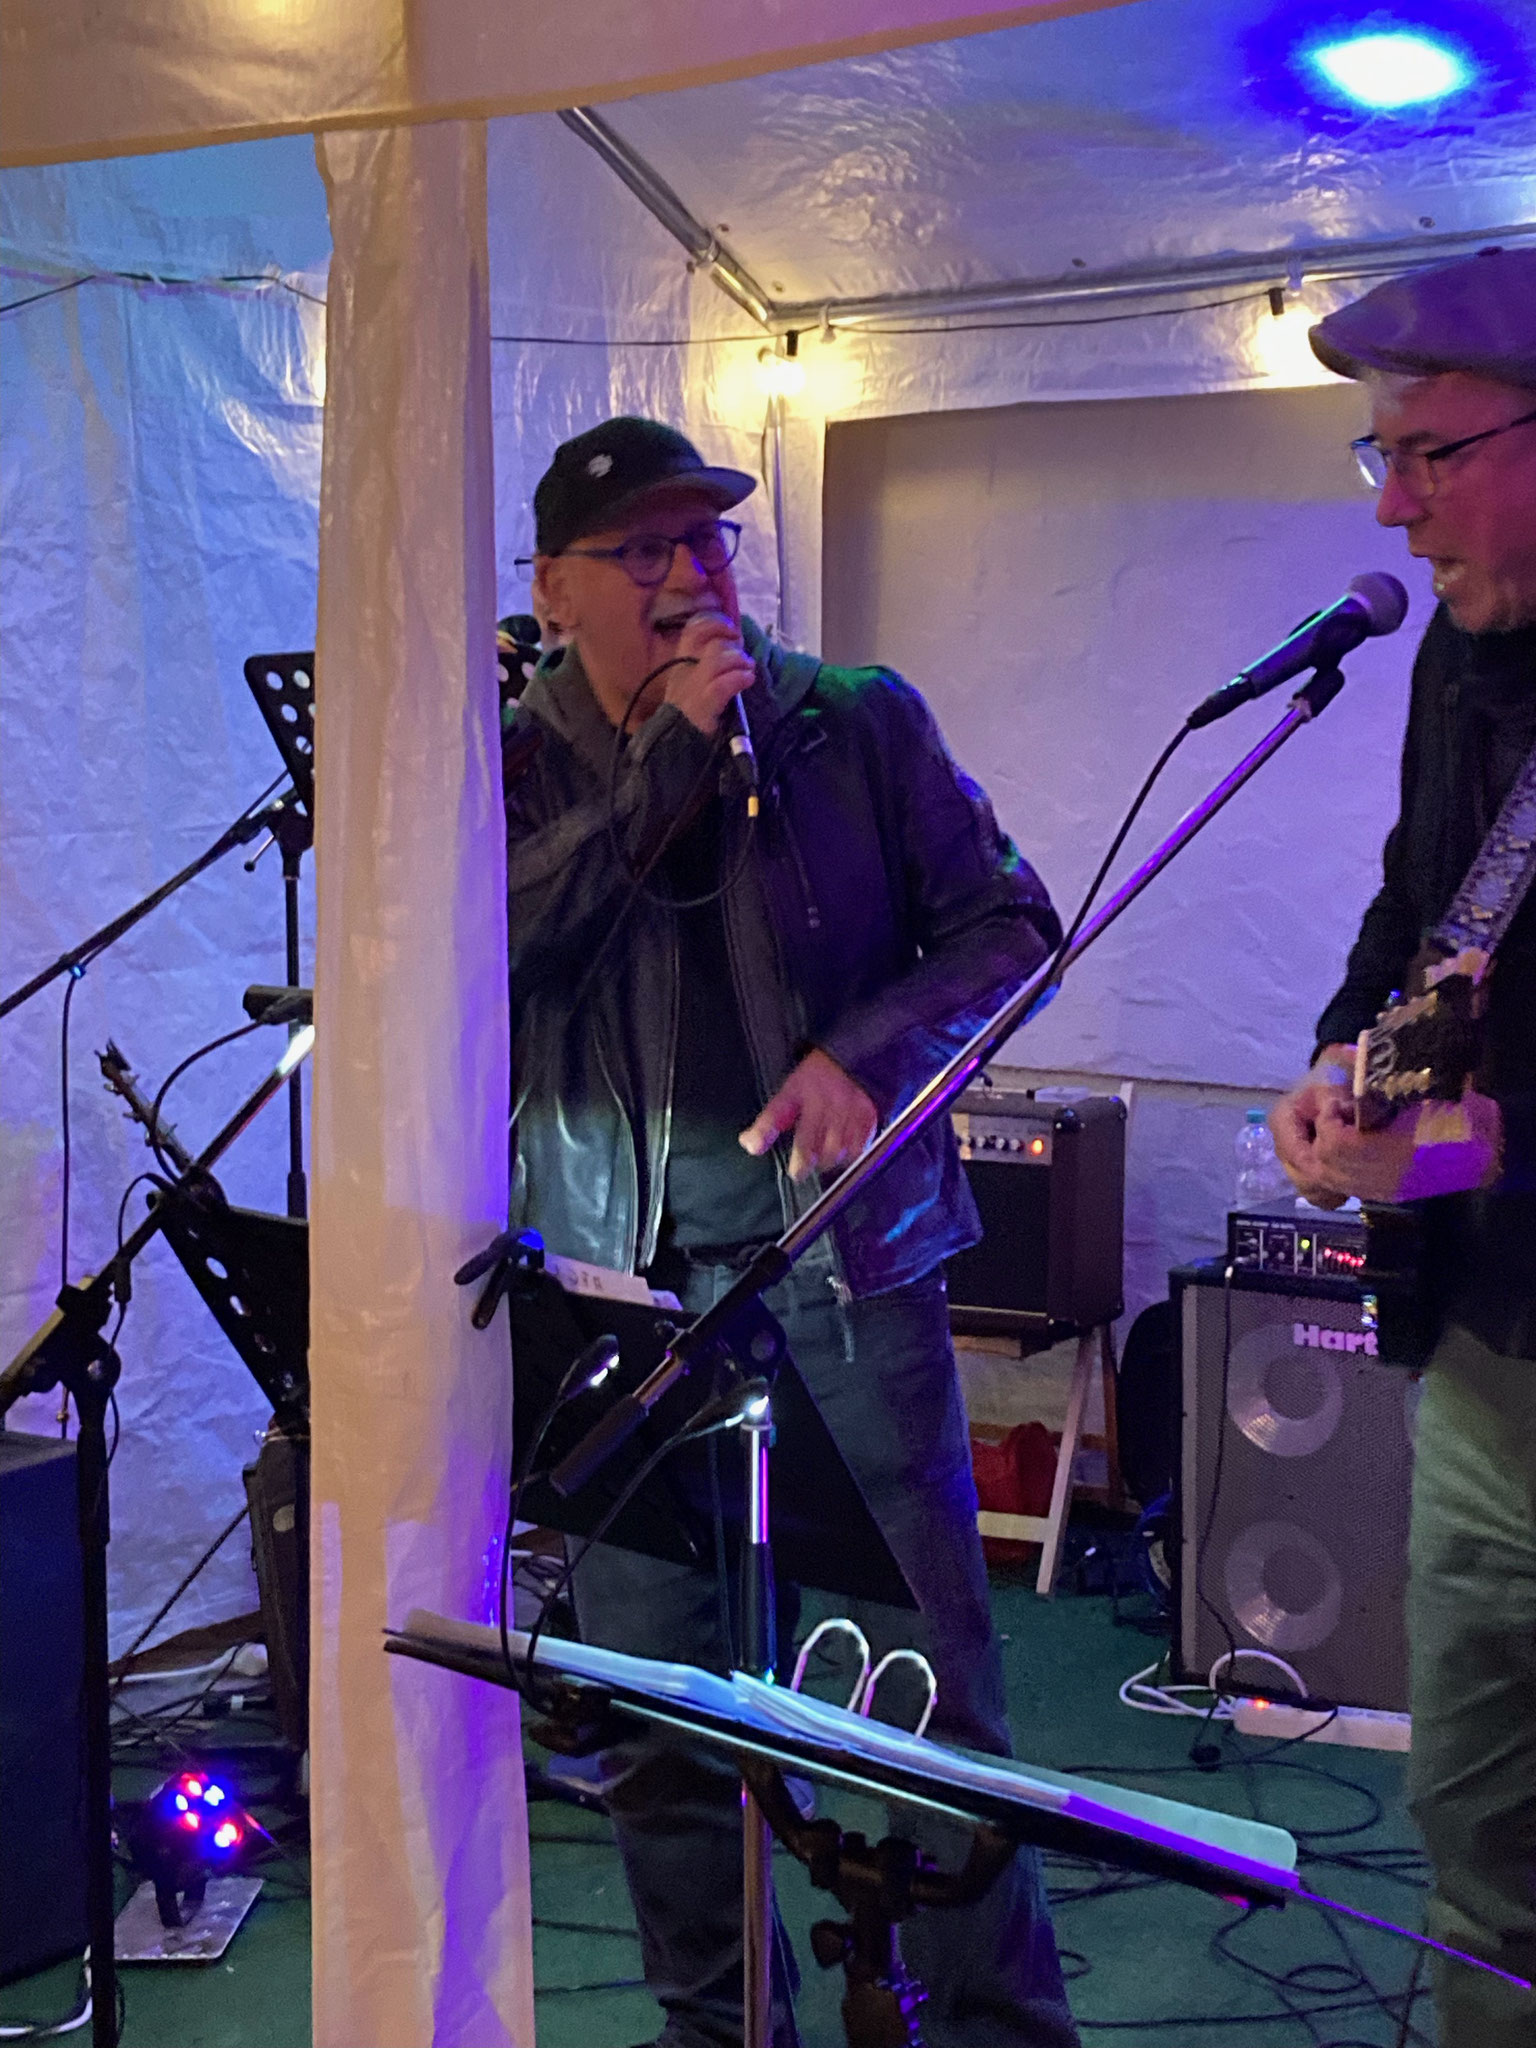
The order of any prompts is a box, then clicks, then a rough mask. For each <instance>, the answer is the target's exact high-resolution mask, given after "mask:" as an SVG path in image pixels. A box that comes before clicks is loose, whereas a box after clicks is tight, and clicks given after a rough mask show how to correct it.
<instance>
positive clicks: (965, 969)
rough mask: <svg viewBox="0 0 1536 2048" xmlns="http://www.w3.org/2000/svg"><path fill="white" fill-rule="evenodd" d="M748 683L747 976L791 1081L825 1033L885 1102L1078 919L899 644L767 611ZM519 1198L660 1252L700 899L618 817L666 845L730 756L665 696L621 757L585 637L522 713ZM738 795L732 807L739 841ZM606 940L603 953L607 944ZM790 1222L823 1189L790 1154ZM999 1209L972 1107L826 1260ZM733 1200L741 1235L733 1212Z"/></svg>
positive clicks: (521, 1210) (767, 1068)
mask: <svg viewBox="0 0 1536 2048" xmlns="http://www.w3.org/2000/svg"><path fill="white" fill-rule="evenodd" d="M744 637H745V639H746V644H747V648H748V651H749V652H750V653H751V654H752V656H753V658H754V660H755V662H756V666H757V676H756V679H755V681H754V683H753V685H752V686H751V688H750V689H748V690H747V691H746V692H745V694H744V703H745V708H746V713H747V722H748V725H749V728H750V730H751V734H752V740H753V745H754V747H755V749H756V753H757V758H758V763H759V774H760V781H761V784H762V815H761V817H760V818H759V819H758V821H757V823H756V825H755V826H753V827H752V828H751V830H752V835H753V838H752V844H751V847H750V849H749V852H748V856H747V858H746V861H745V864H744V865H743V867H742V869H741V872H740V874H739V876H738V877H737V879H736V880H735V881H734V882H733V884H732V886H731V887H730V889H729V892H728V894H727V896H726V899H725V930H726V941H727V948H728V951H729V955H730V961H731V968H732V979H733V981H734V985H735V987H734V993H735V998H736V1001H737V1004H738V1006H739V1009H740V1014H741V1020H742V1027H743V1030H744V1032H745V1035H746V1040H747V1045H748V1049H749V1051H750V1053H751V1056H752V1062H753V1066H754V1069H755V1071H756V1078H757V1082H758V1086H759V1088H760V1091H761V1099H762V1100H763V1101H765V1102H766V1101H767V1099H768V1097H769V1096H770V1095H771V1094H772V1093H773V1092H774V1090H775V1089H776V1088H777V1087H778V1086H779V1084H780V1083H781V1082H782V1081H783V1080H784V1078H785V1077H786V1075H787V1074H788V1073H789V1072H790V1070H791V1068H792V1067H793V1066H794V1065H795V1064H796V1063H797V1061H798V1060H799V1059H800V1058H801V1057H802V1056H803V1055H804V1053H805V1052H806V1051H808V1050H809V1049H810V1048H811V1047H812V1046H819V1047H820V1048H821V1049H822V1050H823V1051H825V1052H827V1053H828V1054H830V1056H831V1057H832V1058H833V1059H834V1060H836V1061H837V1062H838V1064H839V1065H840V1066H842V1067H843V1068H844V1069H845V1070H846V1071H847V1072H848V1073H850V1074H851V1075H853V1077H854V1078H855V1079H856V1080H857V1081H858V1082H859V1083H860V1085H861V1086H862V1087H863V1088H865V1089H866V1090H867V1092H868V1093H869V1095H870V1096H871V1097H872V1098H873V1100H874V1102H875V1104H876V1106H877V1108H878V1109H879V1111H880V1114H881V1116H882V1118H885V1117H888V1116H890V1115H891V1114H892V1113H893V1112H894V1111H896V1110H897V1109H899V1108H900V1107H901V1106H902V1105H903V1104H904V1103H906V1102H907V1101H909V1100H910V1099H911V1097H912V1096H913V1095H914V1094H915V1093H916V1092H917V1090H918V1089H919V1088H920V1087H921V1086H922V1084H923V1083H924V1082H925V1081H926V1080H928V1079H929V1077H930V1076H931V1075H932V1074H933V1073H935V1072H936V1071H937V1070H938V1069H939V1067H941V1066H942V1065H943V1064H944V1062H945V1061H946V1060H947V1059H948V1058H949V1056H950V1055H951V1054H952V1053H954V1052H955V1051H957V1050H958V1049H959V1047H960V1046H961V1045H962V1044H963V1043H964V1042H965V1040H966V1038H967V1037H969V1035H970V1034H971V1033H972V1031H974V1030H975V1029H976V1027H977V1026H978V1025H979V1024H980V1023H981V1022H983V1021H984V1019H985V1018H986V1017H987V1016H988V1015H990V1014H991V1012H992V1011H993V1010H994V1009H995V1008H996V1007H997V1006H998V1005H999V1004H1000V1003H1001V1001H1002V1000H1003V998H1004V997H1005V996H1006V995H1007V994H1008V993H1010V992H1011V991H1012V990H1013V989H1014V988H1015V987H1016V986H1017V985H1018V984H1019V983H1020V982H1021V981H1022V980H1023V979H1024V978H1025V977H1026V976H1027V975H1028V974H1029V973H1030V972H1031V971H1032V970H1033V969H1034V968H1035V967H1036V966H1038V965H1039V963H1040V962H1041V961H1042V960H1043V959H1044V958H1045V956H1046V953H1047V951H1048V950H1049V948H1050V947H1051V946H1052V945H1054V944H1055V943H1056V941H1057V939H1058V938H1059V937H1060V926H1059V924H1058V922H1057V919H1056V915H1055V912H1054V911H1053V910H1052V908H1051V905H1050V901H1049V898H1048V897H1047V895H1046V892H1045V890H1044V888H1043V886H1042V884H1041V883H1040V880H1039V878H1038V877H1037V876H1036V875H1035V873H1034V871H1033V870H1032V869H1031V868H1030V867H1029V866H1028V865H1027V864H1026V863H1025V862H1024V861H1023V860H1022V859H1021V858H1020V856H1019V854H1018V852H1017V851H1016V849H1015V848H1014V846H1013V845H1012V843H1011V841H1010V840H1009V839H1008V838H1007V837H1006V836H1005V835H1004V834H1003V833H1002V832H1001V831H1000V829H999V827H998V825H997V821H996V819H995V818H994V816H993V814H992V809H991V806H990V804H989V803H988V801H987V799H986V797H985V796H984V794H983V793H982V791H981V790H980V789H978V788H977V786H976V784H975V783H974V782H972V781H971V780H970V779H969V777H967V776H966V775H964V774H963V773H962V772H961V770H960V769H959V768H958V767H957V766H956V764H955V762H954V760H953V759H952V758H951V756H950V754H949V751H948V749H947V748H946V746H945V744H944V741H943V738H942V736H941V734H940V732H939V729H938V726H937V724H936V723H935V721H934V718H933V714H932V713H931V712H930V711H929V709H928V707H927V705H926V704H925V703H924V701H923V699H922V698H921V697H920V696H919V695H918V693H917V691H915V690H914V689H912V688H911V687H910V686H909V685H908V684H907V683H905V682H903V681H902V679H901V678H900V677H899V676H897V675H894V674H893V673H892V672H891V671H890V670H888V669H879V668H867V669H843V668H834V667H832V666H830V665H828V664H826V663H823V662H820V661H818V660H817V659H816V658H815V657H813V656H809V655H802V654H794V653H789V652H786V651H785V650H784V649H782V648H779V647H777V646H775V645H774V644H773V643H771V642H770V641H768V640H767V639H766V638H765V637H764V636H763V635H762V634H761V633H760V632H758V630H757V629H756V628H755V627H754V626H753V625H752V624H751V622H750V621H747V622H745V624H744ZM507 755H508V758H509V759H512V758H515V759H516V760H517V763H518V768H517V772H516V775H515V778H514V779H513V781H512V784H511V786H510V788H509V789H508V792H507V835H508V836H507V855H508V889H509V898H510V902H509V921H510V935H511V945H510V954H511V1004H512V1030H513V1067H514V1070H513V1100H514V1103H516V1104H518V1105H519V1108H518V1111H517V1115H516V1118H515V1126H514V1133H513V1139H514V1145H515V1148H516V1172H515V1176H514V1201H513V1211H514V1221H515V1222H516V1223H517V1224H518V1225H519V1226H522V1225H532V1226H534V1227H536V1228H537V1229H538V1230H540V1231H541V1232H542V1234H543V1236H544V1238H545V1241H546V1243H547V1244H548V1245H549V1247H550V1249H551V1250H552V1251H557V1252H560V1253H563V1254H564V1255H566V1256H567V1257H573V1258H580V1259H588V1260H591V1261H593V1262H594V1263H597V1264H600V1265H606V1266H611V1267H617V1268H619V1269H620V1270H622V1271H643V1270H644V1269H645V1268H646V1267H647V1266H648V1265H649V1264H650V1263H651V1262H652V1261H653V1260H654V1258H655V1256H656V1252H657V1240H658V1235H659V1232H660V1227H661V1220H662V1203H663V1196H664V1191H665V1185H666V1165H667V1145H668V1133H669V1126H670V1118H671V1104H672V1070H673V1063H674V1054H675V1049H676V1042H677V1017H678V937H677V928H676V918H675V915H674V914H673V913H672V912H671V911H670V910H669V909H667V908H666V907H665V905H664V904H659V903H657V902H655V901H653V900H652V899H651V897H650V896H649V895H647V894H645V893H636V892H634V891H632V889H631V887H630V883H629V880H628V878H627V876H626V874H625V872H624V871H623V869H622V868H621V867H620V865H619V861H618V859H617V857H616V852H615V841H618V842H619V843H620V844H622V845H623V846H624V847H625V848H630V849H634V848H644V847H646V846H647V845H648V844H650V845H654V844H655V843H656V841H657V839H658V838H659V837H660V836H661V835H662V834H663V833H664V831H665V828H666V826H667V824H668V823H669V821H671V820H673V819H675V818H677V817H678V816H679V815H680V814H681V813H682V812H683V811H684V810H685V809H686V807H687V805H688V804H689V802H690V801H693V800H696V799H697V796H698V794H699V792H700V789H701V787H702V788H704V789H708V788H710V787H712V786H713V782H714V779H715V777H716V776H717V774H718V765H717V764H718V758H719V756H718V748H717V743H716V742H715V741H712V740H710V739H707V738H706V737H705V736H704V735H703V734H701V733H700V732H699V731H698V730H697V729H696V728H695V727H694V726H692V725H691V724H689V722H688V721H687V719H685V718H684V717H683V716H682V714H681V713H680V712H679V711H677V710H676V709H675V707H672V706H669V705H664V706H663V707H662V708H661V709H660V710H659V711H657V712H656V713H655V714H654V715H653V716H652V717H650V718H649V719H647V720H646V722H645V724H644V725H642V726H641V728H640V730H639V731H638V733H637V734H636V735H635V736H634V738H633V739H632V740H630V741H629V742H628V743H627V744H626V745H625V746H624V747H623V749H622V752H621V755H620V758H619V760H618V762H617V764H615V761H614V729H613V727H612V726H611V725H610V724H609V721H608V719H607V718H606V717H605V715H604V714H603V712H602V710H601V708H600V707H599V705H598V703H597V701H596V699H595V697H594V696H593V694H592V691H591V688H590V686H589V685H588V683H587V680H586V677H585V675H584V674H583V672H582V670H581V666H580V661H579V658H578V657H577V656H576V655H575V654H574V653H572V652H567V653H566V654H564V655H563V656H556V657H553V658H551V659H549V660H547V661H546V662H545V663H544V664H543V665H542V666H541V667H540V669H539V670H538V672H537V673H536V674H535V676H534V678H533V680H532V682H531V683H530V684H529V686H528V689H527V690H526V691H525V693H524V695H523V698H522V701H521V703H520V704H519V706H518V709H517V713H516V717H515V718H514V720H513V723H512V727H511V730H510V732H509V733H508V735H507ZM744 829H746V828H745V827H744V826H742V825H740V824H739V823H737V824H735V825H733V827H732V830H731V831H730V832H728V833H727V836H726V843H725V852H724V855H723V860H722V866H723V867H725V868H726V869H730V868H731V867H732V866H733V864H734V860H735V852H736V850H737V849H738V848H739V845H740V842H739V840H738V839H736V838H735V837H734V833H735V832H736V831H737V830H744ZM594 963H595V965H594ZM788 1154H789V1143H788V1141H787V1140H785V1141H782V1142H781V1144H780V1146H779V1147H778V1148H777V1157H778V1165H779V1186H780V1195H781V1201H782V1206H783V1213H784V1219H785V1222H786V1224H788V1223H789V1222H792V1221H793V1220H794V1219H795V1218H796V1217H797V1216H798V1215H800V1214H802V1213H803V1212H804V1210H805V1209H806V1208H807V1207H809V1205H810V1203H811V1202H812V1201H813V1200H814V1199H815V1197H816V1195H817V1193H818V1192H819V1189H818V1185H817V1179H816V1176H814V1175H812V1176H811V1177H810V1179H809V1180H807V1181H805V1182H802V1183H801V1184H800V1185H799V1186H795V1185H794V1184H792V1183H791V1182H790V1180H789V1178H788V1175H787V1173H786V1171H785V1163H786V1161H787V1159H788ZM979 1235H980V1226H979V1222H978V1219H977V1215H976V1209H975V1204H974V1202H973V1201H972V1199H971V1194H970V1190H969V1188H968V1186H967V1185H966V1181H965V1176H964V1174H963V1173H962V1171H961V1168H960V1162H959V1156H958V1152H957V1149H956V1146H955V1141H954V1136H953V1133H952V1130H951V1128H950V1125H949V1120H948V1119H947V1118H941V1119H940V1120H939V1122H938V1124H937V1125H935V1126H933V1127H931V1128H930V1129H929V1130H927V1131H926V1132H924V1133H923V1135H922V1137H921V1138H919V1139H918V1140H917V1141H916V1142H915V1143H914V1144H913V1145H911V1146H910V1147H909V1148H908V1149H907V1150H906V1152H904V1153H903V1154H902V1155H900V1156H899V1157H898V1158H897V1159H896V1160H895V1161H893V1163H892V1164H891V1165H890V1166H889V1167H887V1168H886V1169H885V1171H884V1172H883V1173H882V1174H881V1175H880V1176H879V1177H878V1178H877V1179H876V1180H875V1181H874V1182H873V1183H872V1184H871V1186H870V1188H869V1189H868V1191H867V1192H866V1193H865V1194H864V1195H863V1196H862V1197H861V1198H860V1200H859V1201H857V1202H855V1203H853V1204H851V1205H850V1206H849V1208H848V1209H846V1210H845V1211H844V1212H843V1214H842V1215H841V1216H840V1217H839V1218H838V1219H837V1221H836V1222H835V1223H834V1224H833V1226H832V1229H831V1231H830V1232H829V1233H828V1234H827V1236H826V1237H824V1238H823V1239H822V1240H821V1241H820V1242H819V1243H818V1244H817V1245H816V1246H814V1247H812V1248H811V1250H810V1251H808V1252H807V1254H806V1257H805V1259H804V1260H803V1261H802V1264H807V1263H810V1264H820V1265H821V1266H822V1268H823V1269H824V1270H826V1271H827V1272H828V1273H829V1275H830V1276H831V1277H832V1279H833V1280H834V1281H835V1282H837V1283H838V1284H839V1285H843V1286H846V1287H847V1288H848V1289H849V1291H851V1292H852V1293H854V1294H858V1295H865V1294H877V1293H882V1292H884V1291H885V1290H887V1289H889V1288H892V1287H897V1286H900V1285H901V1284H903V1283H904V1282H906V1281H908V1280H913V1279H916V1278H918V1277H919V1276H920V1275H921V1274H923V1273H926V1272H928V1271H929V1270H930V1269H931V1268H932V1267H933V1266H934V1265H936V1264H937V1263H938V1262H939V1261H940V1260H941V1259H943V1258H946V1257H948V1256H949V1254H951V1253H952V1252H955V1251H958V1250H960V1249H962V1248H963V1247H964V1246H966V1245H969V1244H974V1243H975V1242H976V1239H977V1237H978V1236H979ZM731 1236H732V1231H731V1228H730V1220H729V1219H728V1218H723V1219H722V1224H721V1232H720V1238H721V1241H722V1242H725V1241H728V1240H730V1238H731Z"/></svg>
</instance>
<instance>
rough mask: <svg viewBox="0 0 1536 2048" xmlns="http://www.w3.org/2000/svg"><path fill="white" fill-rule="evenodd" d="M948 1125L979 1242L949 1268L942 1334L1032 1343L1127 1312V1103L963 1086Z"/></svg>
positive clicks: (1101, 1097) (1097, 1097)
mask: <svg viewBox="0 0 1536 2048" xmlns="http://www.w3.org/2000/svg"><path fill="white" fill-rule="evenodd" d="M953 1117H954V1125H955V1134H956V1136H957V1137H958V1138H959V1140H960V1157H961V1159H962V1161H963V1162H964V1166H965V1174H966V1178H967V1180H968V1181H969V1182H970V1184H971V1193H972V1194H973V1195H974V1196H975V1197H976V1206H977V1208H978V1209H979V1210H980V1212H981V1226H982V1230H983V1233H984V1235H983V1237H982V1241H981V1243H980V1244H978V1245H973V1246H972V1247H971V1249H970V1250H969V1251H964V1252H960V1253H958V1254H957V1255H956V1256H955V1257H954V1258H952V1259H951V1260H950V1261H949V1268H948V1271H949V1308H950V1324H951V1327H952V1328H953V1329H955V1330H958V1331H961V1332H963V1333H965V1334H968V1335H972V1336H1018V1337H1020V1338H1026V1339H1039V1338H1050V1337H1051V1336H1053V1335H1058V1334H1063V1333H1064V1332H1065V1331H1066V1330H1067V1329H1069V1328H1071V1329H1079V1330H1090V1329H1094V1328H1096V1327H1097V1326H1098V1325H1099V1324H1100V1323H1107V1322H1112V1321H1113V1320H1114V1318H1115V1317H1116V1316H1117V1315H1119V1313H1120V1311H1121V1309H1122V1308H1123V1307H1124V1305H1125V1304H1124V1298H1123V1279H1122V1273H1123V1265H1124V1252H1123V1237H1124V1219H1125V1104H1124V1103H1123V1102H1122V1101H1121V1100H1120V1099H1119V1097H1118V1096H1115V1095H1090V1096H1084V1097H1082V1098H1081V1099H1080V1100H1078V1101H1076V1102H1042V1101H1040V1100H1039V1099H1038V1098H1037V1097H1035V1096H1033V1095H1030V1094H1027V1093H1024V1092H1020V1091H1016V1090H1012V1089H1004V1088H968V1089H967V1090H966V1092H965V1093H964V1094H963V1095H961V1096H960V1097H959V1098H958V1100H957V1101H956V1104H955V1108H954V1112H953Z"/></svg>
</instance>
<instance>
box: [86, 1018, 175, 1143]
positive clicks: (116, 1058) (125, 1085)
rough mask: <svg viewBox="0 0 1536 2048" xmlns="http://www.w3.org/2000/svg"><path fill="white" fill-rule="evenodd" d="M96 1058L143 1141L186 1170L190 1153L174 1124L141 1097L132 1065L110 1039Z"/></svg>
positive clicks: (105, 1079)
mask: <svg viewBox="0 0 1536 2048" xmlns="http://www.w3.org/2000/svg"><path fill="white" fill-rule="evenodd" d="M96 1058H97V1060H98V1062H99V1063H100V1066H101V1077H102V1079H103V1080H104V1081H105V1082H106V1084H107V1086H108V1087H109V1088H110V1089H111V1091H112V1093H113V1094H114V1095H116V1096H118V1097H119V1098H120V1099H121V1100H122V1101H123V1102H124V1103H126V1104H127V1107H128V1114H129V1115H130V1116H131V1117H132V1118H133V1120H134V1122H135V1123H136V1124H137V1125H138V1126H139V1129H140V1130H141V1131H143V1133H144V1142H145V1143H146V1144H147V1145H152V1146H153V1147H154V1148H155V1150H156V1151H157V1152H159V1153H162V1154H163V1155H164V1156H165V1158H167V1159H169V1160H170V1162H171V1164H172V1165H173V1166H174V1167H175V1168H176V1171H177V1172H178V1173H189V1172H190V1171H191V1170H192V1167H193V1164H194V1161H193V1158H192V1154H191V1153H190V1152H189V1151H188V1150H187V1148H186V1146H185V1145H183V1144H182V1142H181V1140H180V1138H178V1137H177V1135H176V1132H175V1130H174V1128H173V1127H172V1126H171V1125H170V1124H168V1123H167V1122H166V1121H165V1119H164V1118H163V1117H159V1116H156V1114H155V1111H154V1106H153V1104H151V1103H148V1102H146V1101H145V1100H144V1097H143V1095H142V1094H141V1093H140V1092H139V1088H138V1084H137V1083H136V1082H135V1080H134V1076H133V1069H132V1068H131V1067H130V1066H129V1064H128V1062H127V1060H126V1059H125V1058H124V1057H123V1055H122V1053H120V1052H119V1051H118V1049H117V1047H116V1046H115V1045H114V1044H113V1043H112V1041H111V1039H108V1041H107V1049H106V1051H105V1052H100V1053H98V1054H97V1055H96Z"/></svg>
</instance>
